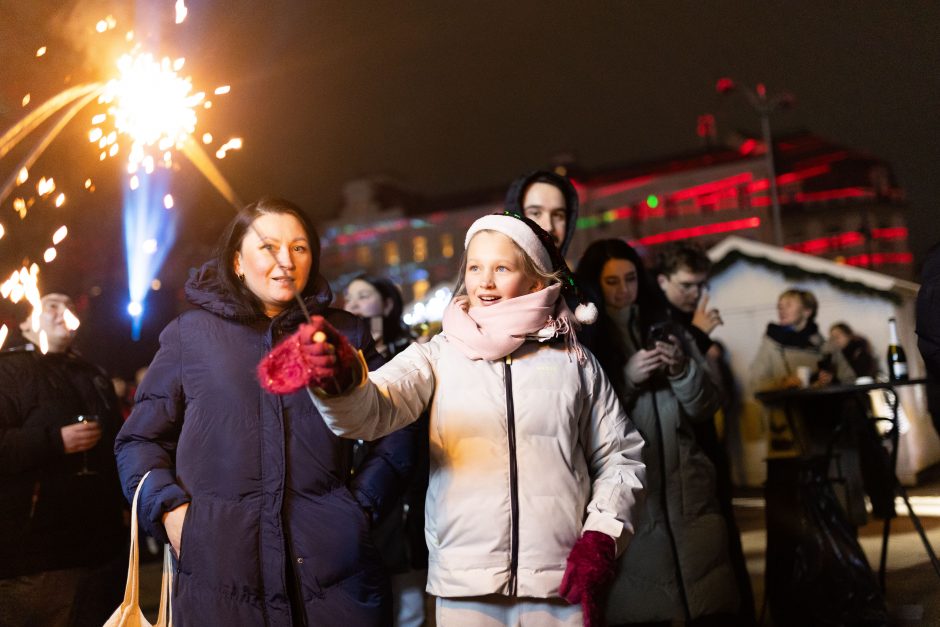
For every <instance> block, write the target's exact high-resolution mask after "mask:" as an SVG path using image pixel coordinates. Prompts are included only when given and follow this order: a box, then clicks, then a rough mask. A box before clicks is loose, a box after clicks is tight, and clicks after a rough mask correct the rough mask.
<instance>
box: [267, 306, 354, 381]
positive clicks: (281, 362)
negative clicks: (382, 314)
mask: <svg viewBox="0 0 940 627" xmlns="http://www.w3.org/2000/svg"><path fill="white" fill-rule="evenodd" d="M356 361H357V360H356V349H354V348H353V347H352V345H351V344H350V343H349V340H347V339H346V337H345V336H344V335H343V334H342V333H340V332H339V331H337V330H336V329H335V328H333V326H332V325H331V324H330V323H329V322H327V321H326V320H324V319H323V317H322V316H313V317H312V318H311V319H310V323H309V324H302V325H300V327H299V328H298V329H297V331H295V332H294V333H293V335H291V336H290V337H288V338H287V339H286V340H284V341H283V342H281V343H280V344H278V345H277V346H275V347H274V349H273V350H272V351H271V352H270V353H268V354H267V355H265V357H264V359H262V360H261V363H259V364H258V380H259V381H260V382H261V387H263V388H264V389H266V390H268V391H269V392H273V393H274V394H290V393H293V392H296V391H297V390H299V389H300V388H302V387H304V386H307V385H309V386H312V387H315V388H321V389H323V390H324V391H325V392H327V393H328V394H341V393H342V392H344V391H346V390H347V389H348V388H349V386H350V385H352V382H353V377H354V375H355V373H356Z"/></svg>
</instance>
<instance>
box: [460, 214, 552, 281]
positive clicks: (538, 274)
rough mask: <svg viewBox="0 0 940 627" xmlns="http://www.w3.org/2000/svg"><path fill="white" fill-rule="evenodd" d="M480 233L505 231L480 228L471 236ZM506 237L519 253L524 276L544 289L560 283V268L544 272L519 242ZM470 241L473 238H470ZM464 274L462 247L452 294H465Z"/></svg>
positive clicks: (465, 265) (468, 243)
mask: <svg viewBox="0 0 940 627" xmlns="http://www.w3.org/2000/svg"><path fill="white" fill-rule="evenodd" d="M480 233H499V234H500V235H503V236H504V237H506V234H505V233H500V232H499V231H496V230H494V229H481V230H479V231H477V232H476V233H474V235H473V237H476V236H477V235H479V234H480ZM506 239H508V240H509V241H510V242H511V243H512V247H513V249H515V251H516V254H517V255H519V259H521V260H522V272H523V274H525V276H527V277H529V278H530V279H535V280H536V281H538V282H539V283H541V284H542V289H545V288H546V287H548V286H550V285H554V284H555V283H561V274H562V271H561V270H559V271H557V272H545V271H543V270H541V269H539V267H538V266H537V265H535V261H533V260H532V257H530V256H529V255H528V254H526V252H525V251H524V250H522V247H521V246H519V244H517V243H516V242H515V241H513V239H512V238H511V237H506ZM470 241H471V242H472V241H473V239H472V238H471V239H470ZM467 248H470V242H467ZM466 274H467V250H466V249H464V251H463V255H462V256H461V257H460V269H459V270H458V271H457V287H456V288H455V289H454V296H464V295H466V293H467V286H466V285H465V283H464V277H465V276H466Z"/></svg>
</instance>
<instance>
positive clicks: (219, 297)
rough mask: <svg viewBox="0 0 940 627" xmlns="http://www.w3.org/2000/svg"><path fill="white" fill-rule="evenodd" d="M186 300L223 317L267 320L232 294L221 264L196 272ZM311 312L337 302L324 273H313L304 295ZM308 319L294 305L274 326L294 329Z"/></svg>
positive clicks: (242, 320)
mask: <svg viewBox="0 0 940 627" xmlns="http://www.w3.org/2000/svg"><path fill="white" fill-rule="evenodd" d="M185 289H186V300H188V301H189V302H190V303H192V304H193V305H195V306H197V307H200V308H202V309H205V310H206V311H208V312H210V313H213V314H215V315H217V316H219V317H220V318H226V319H228V320H234V321H236V322H241V323H250V322H254V321H255V320H259V319H262V318H264V314H262V313H261V312H259V311H257V310H256V309H255V308H253V307H251V306H250V305H248V304H247V303H242V302H241V301H240V300H239V299H238V298H236V297H235V296H234V295H232V294H231V293H230V292H229V291H228V289H227V288H226V287H225V285H224V284H223V283H222V281H221V278H220V277H219V269H218V264H217V263H216V261H215V260H214V259H212V260H210V261H207V262H206V263H204V264H203V265H202V267H201V268H199V269H198V270H193V271H192V273H191V274H190V276H189V279H188V280H187V281H186V288H185ZM301 295H302V296H303V299H304V304H305V305H306V306H307V309H308V310H309V311H310V313H316V312H319V311H321V310H323V309H324V308H326V307H327V306H328V305H329V304H330V303H331V302H332V301H333V292H332V290H331V289H330V285H329V283H327V282H326V279H324V278H323V276H321V275H320V274H313V275H311V277H310V280H309V281H308V282H307V286H306V287H305V288H304V291H303V292H302V294H301ZM303 319H304V314H303V311H302V310H301V309H300V306H299V305H297V304H296V303H293V304H292V305H291V306H290V307H288V308H287V309H285V310H284V311H283V312H281V313H280V314H278V315H277V316H275V318H274V324H275V326H277V327H278V328H280V329H283V330H290V329H293V328H294V327H296V326H297V325H299V324H300V323H301V322H302V321H303Z"/></svg>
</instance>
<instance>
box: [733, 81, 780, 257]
mask: <svg viewBox="0 0 940 627" xmlns="http://www.w3.org/2000/svg"><path fill="white" fill-rule="evenodd" d="M715 88H716V89H717V91H718V93H719V94H722V95H724V94H730V93H731V92H733V91H736V90H737V88H738V86H737V85H736V84H735V82H734V81H733V80H731V79H730V78H721V79H718V83H717V85H716V86H715ZM742 92H743V93H744V95H745V96H746V97H747V100H748V102H749V103H751V106H752V107H754V110H755V111H757V114H758V115H759V116H760V127H761V135H762V138H763V140H764V146H765V147H766V149H765V151H764V161H765V163H766V166H767V178H768V179H769V181H770V206H771V216H772V219H773V225H774V243H775V244H776V245H777V246H781V247H782V246H783V223H782V222H781V221H780V195H779V193H778V191H777V169H776V166H775V164H774V144H773V136H772V135H771V132H770V114H771V113H773V112H774V111H778V110H780V109H789V108H791V107H793V105H794V104H795V103H796V98H794V97H793V94H791V93H789V92H782V93H780V94H777V95H775V96H771V97H768V96H767V88H766V87H765V86H764V84H763V83H758V84H757V86H756V87H754V89H750V88H747V87H745V88H744V89H742Z"/></svg>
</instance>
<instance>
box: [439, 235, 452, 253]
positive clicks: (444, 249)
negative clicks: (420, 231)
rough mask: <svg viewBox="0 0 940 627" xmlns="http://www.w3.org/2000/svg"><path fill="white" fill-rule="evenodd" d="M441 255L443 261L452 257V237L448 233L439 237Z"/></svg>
mask: <svg viewBox="0 0 940 627" xmlns="http://www.w3.org/2000/svg"><path fill="white" fill-rule="evenodd" d="M441 255H442V256H443V257H444V259H450V258H451V257H453V256H454V236H453V235H451V234H450V233H444V234H442V235H441Z"/></svg>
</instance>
